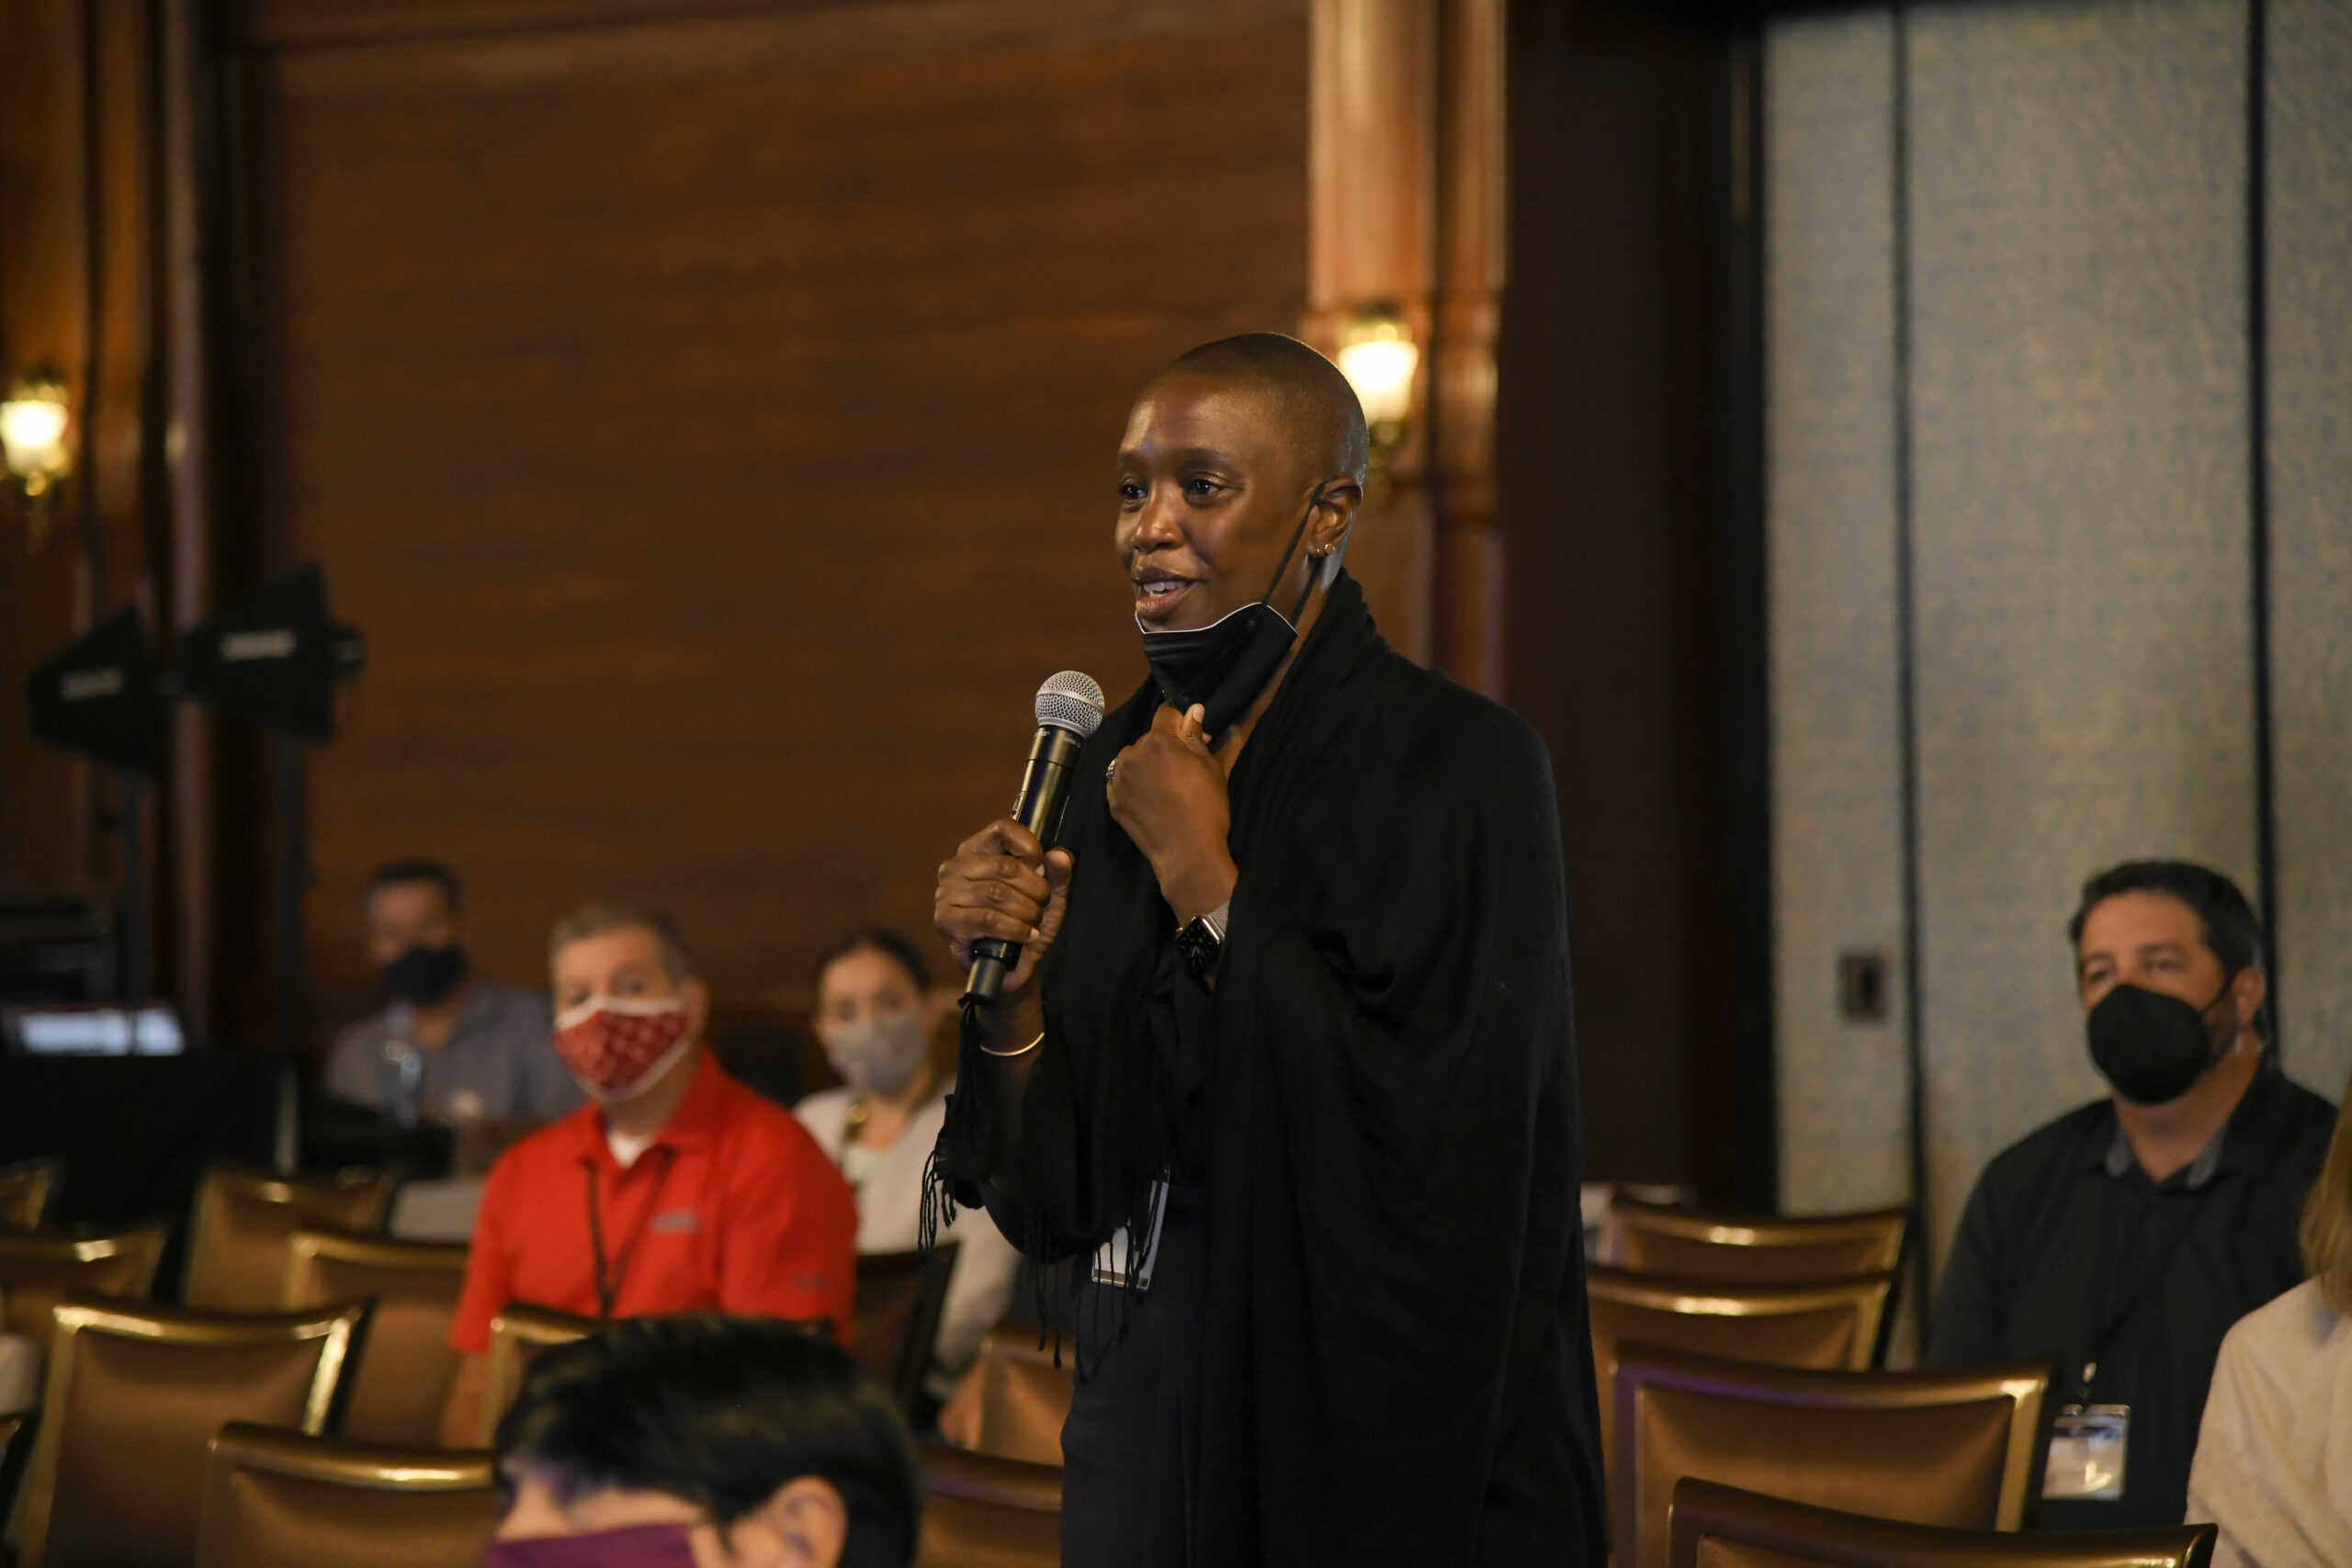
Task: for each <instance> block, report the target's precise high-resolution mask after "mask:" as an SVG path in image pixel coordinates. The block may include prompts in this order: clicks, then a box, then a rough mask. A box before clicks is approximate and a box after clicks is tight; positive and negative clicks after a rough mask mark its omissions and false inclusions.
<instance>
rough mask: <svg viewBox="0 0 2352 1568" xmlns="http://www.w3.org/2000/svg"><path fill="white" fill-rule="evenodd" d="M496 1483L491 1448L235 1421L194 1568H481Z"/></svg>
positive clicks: (208, 1491)
mask: <svg viewBox="0 0 2352 1568" xmlns="http://www.w3.org/2000/svg"><path fill="white" fill-rule="evenodd" d="M495 1477H496V1464H495V1457H494V1456H493V1455H491V1454H488V1453H480V1452H445V1451H440V1450H418V1449H407V1448H390V1447H385V1446H382V1445H379V1444H374V1443H353V1442H342V1441H338V1440H335V1439H334V1438H309V1437H304V1436H302V1435H301V1434H300V1433H299V1432H287V1431H280V1430H277V1429H275V1428H272V1427H257V1426H254V1425H251V1424H249V1423H246V1422H243V1421H236V1422H232V1423H230V1424H229V1425H228V1426H226V1427H222V1428H221V1429H220V1435H219V1436H217V1437H215V1438H213V1439H212V1441H211V1444H210V1458H209V1461H208V1464H207V1473H206V1481H205V1487H204V1503H203V1508H202V1510H201V1513H200V1515H199V1517H198V1524H197V1531H196V1562H195V1568H320V1565H321V1564H325V1563H332V1564H334V1568H475V1565H476V1564H477V1563H479V1562H481V1553H482V1548H483V1547H484V1546H485V1545H487V1544H488V1543H489V1540H490V1537H491V1532H492V1530H493V1529H496V1528H497V1525H498V1493H497V1490H496V1488H495V1486H494V1485H493V1481H494V1480H495Z"/></svg>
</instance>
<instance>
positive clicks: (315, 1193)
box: [180, 1166, 399, 1312]
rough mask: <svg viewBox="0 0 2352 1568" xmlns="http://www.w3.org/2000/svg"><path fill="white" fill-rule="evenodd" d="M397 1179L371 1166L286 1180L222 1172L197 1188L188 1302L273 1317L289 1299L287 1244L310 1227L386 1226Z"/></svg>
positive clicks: (353, 1228)
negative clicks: (286, 1297) (271, 1315)
mask: <svg viewBox="0 0 2352 1568" xmlns="http://www.w3.org/2000/svg"><path fill="white" fill-rule="evenodd" d="M398 1184H399V1182H398V1178H397V1176H396V1175H395V1173H393V1172H391V1171H384V1170H371V1169H367V1168H354V1169H350V1170H343V1171H337V1172H335V1173H334V1175H331V1176H300V1177H280V1176H266V1175H263V1174H260V1173H258V1172H255V1171H247V1170H236V1169H232V1168H228V1167H225V1166H215V1167H214V1168H211V1169H210V1170H208V1171H206V1172H205V1173H204V1179H203V1180H202V1181H201V1182H199V1183H198V1186H197V1190H196V1218H195V1223H194V1225H193V1228H192V1229H191V1230H190V1232H189V1234H188V1249H187V1280H186V1282H185V1283H184V1284H183V1286H182V1288H181V1291H180V1298H181V1299H182V1300H183V1301H185V1302H186V1303H187V1304H188V1305H189V1306H192V1307H206V1308H209V1309H211V1310H213V1311H215V1312H269V1311H273V1310H275V1309H276V1308H277V1306H278V1304H279V1303H281V1302H282V1301H283V1300H284V1299H285V1294H286V1242H287V1238H288V1236H291V1235H293V1234H294V1232H295V1231H296V1230H298V1229H300V1227H302V1226H304V1225H332V1226H334V1227H335V1228H336V1229H339V1230H349V1231H372V1230H379V1229H381V1228H382V1226H383V1221H384V1215H385V1213H387V1212H388V1211H389V1210H390V1207H391V1202H392V1191H393V1189H394V1188H395V1187H397V1186H398Z"/></svg>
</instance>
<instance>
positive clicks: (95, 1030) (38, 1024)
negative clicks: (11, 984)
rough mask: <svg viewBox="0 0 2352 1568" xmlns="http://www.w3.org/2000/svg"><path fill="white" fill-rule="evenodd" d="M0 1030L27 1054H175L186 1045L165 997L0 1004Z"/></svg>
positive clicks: (177, 1015)
mask: <svg viewBox="0 0 2352 1568" xmlns="http://www.w3.org/2000/svg"><path fill="white" fill-rule="evenodd" d="M0 1035H5V1036H6V1039H7V1042H8V1043H9V1044H10V1045H11V1046H12V1047H14V1048H15V1049H16V1050H17V1051H19V1052H21V1053H23V1054H24V1055H28V1056H177V1055H183V1054H185V1053H186V1052H187V1035H186V1034H184V1033H183V1032H181V1030H180V1020H179V1014H178V1013H176V1012H175V1011H174V1010H172V1005H171V1004H170V1003H169V1002H107V1003H95V1004H89V1005H81V1006H68V1005H48V1006H39V1007H14V1008H0Z"/></svg>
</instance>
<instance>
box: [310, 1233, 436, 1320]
mask: <svg viewBox="0 0 2352 1568" xmlns="http://www.w3.org/2000/svg"><path fill="white" fill-rule="evenodd" d="M470 1250H471V1249H470V1248H469V1247H467V1246H466V1244H465V1243H463V1242H450V1241H408V1240H404V1239H402V1238H401V1237H398V1236H389V1235H368V1234H366V1233H364V1232H360V1231H345V1230H335V1229H334V1228H332V1227H330V1226H326V1225H304V1226H302V1227H301V1228H300V1229H299V1230H297V1231H296V1232H295V1233H294V1234H293V1235H290V1236H288V1238H287V1241H286V1305H287V1307H288V1309H289V1310H295V1309H299V1308H300V1306H301V1304H302V1297H303V1295H304V1294H305V1293H306V1292H305V1291H304V1289H303V1287H304V1283H305V1281H307V1280H308V1279H309V1278H310V1267H311V1263H313V1262H314V1261H316V1260H317V1259H320V1258H326V1259H328V1260H330V1261H332V1262H336V1263H356V1264H359V1265H361V1266H363V1267H367V1268H375V1269H401V1270H404V1271H411V1272H415V1273H424V1272H428V1271H429V1272H434V1273H450V1274H463V1273H464V1272H465V1271H466V1257H467V1254H468V1253H469V1251H470Z"/></svg>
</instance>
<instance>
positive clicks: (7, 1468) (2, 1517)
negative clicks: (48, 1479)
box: [0, 1410, 40, 1531]
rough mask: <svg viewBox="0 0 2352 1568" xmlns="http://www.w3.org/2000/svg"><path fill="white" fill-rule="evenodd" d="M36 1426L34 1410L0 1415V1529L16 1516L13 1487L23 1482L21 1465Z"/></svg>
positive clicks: (29, 1457) (37, 1418)
mask: <svg viewBox="0 0 2352 1568" xmlns="http://www.w3.org/2000/svg"><path fill="white" fill-rule="evenodd" d="M39 1431H40V1412H38V1411H33V1410H20V1411H18V1412H17V1414H15V1415H13V1416H0V1531H5V1530H6V1529H7V1523H8V1521H9V1520H10V1519H13V1518H15V1517H17V1488H19V1487H20V1486H22V1485H23V1484H24V1481H25V1467H26V1466H27V1465H28V1464H30V1463H31V1462H32V1457H33V1436H34V1434H35V1433H37V1432H39Z"/></svg>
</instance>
